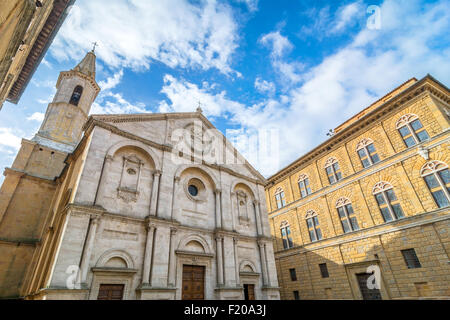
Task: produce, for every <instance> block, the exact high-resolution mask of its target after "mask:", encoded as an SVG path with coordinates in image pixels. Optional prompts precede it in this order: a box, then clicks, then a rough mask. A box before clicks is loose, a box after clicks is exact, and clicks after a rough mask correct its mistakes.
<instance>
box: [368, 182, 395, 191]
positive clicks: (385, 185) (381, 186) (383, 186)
mask: <svg viewBox="0 0 450 320" xmlns="http://www.w3.org/2000/svg"><path fill="white" fill-rule="evenodd" d="M392 188H393V187H392V184H390V183H389V182H386V181H380V182H378V183H377V184H375V185H374V186H373V189H372V193H373V194H377V193H380V192H383V191H386V190H389V189H392Z"/></svg>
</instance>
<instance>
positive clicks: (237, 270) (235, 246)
mask: <svg viewBox="0 0 450 320" xmlns="http://www.w3.org/2000/svg"><path fill="white" fill-rule="evenodd" d="M233 243H234V265H235V266H234V267H235V269H236V287H238V286H240V284H241V280H240V277H239V271H240V270H239V258H238V244H239V239H238V238H237V237H233Z"/></svg>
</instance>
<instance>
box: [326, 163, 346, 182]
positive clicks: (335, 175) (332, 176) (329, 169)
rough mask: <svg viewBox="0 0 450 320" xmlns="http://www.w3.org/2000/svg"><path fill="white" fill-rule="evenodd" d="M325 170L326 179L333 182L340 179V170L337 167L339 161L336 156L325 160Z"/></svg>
mask: <svg viewBox="0 0 450 320" xmlns="http://www.w3.org/2000/svg"><path fill="white" fill-rule="evenodd" d="M324 167H325V171H326V173H327V176H328V181H329V182H330V184H333V183H335V182H337V181H339V180H342V172H341V169H340V168H339V162H338V161H337V159H336V158H334V157H331V158H329V159H328V160H327V161H326V162H325V165H324Z"/></svg>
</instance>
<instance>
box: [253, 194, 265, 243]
mask: <svg viewBox="0 0 450 320" xmlns="http://www.w3.org/2000/svg"><path fill="white" fill-rule="evenodd" d="M253 204H254V206H255V216H256V231H257V233H258V235H264V230H263V228H262V223H261V211H260V210H259V201H258V200H253Z"/></svg>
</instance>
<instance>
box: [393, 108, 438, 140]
mask: <svg viewBox="0 0 450 320" xmlns="http://www.w3.org/2000/svg"><path fill="white" fill-rule="evenodd" d="M396 128H397V130H398V132H400V135H401V136H402V138H403V141H404V142H405V144H406V146H407V147H408V148H409V147H412V146H414V145H416V144H418V143H420V142H422V141H424V140H427V139H429V138H430V137H429V136H428V133H427V130H425V128H424V127H423V125H422V123H421V122H420V120H419V117H418V116H417V115H415V114H411V113H408V114H405V115H404V116H402V117H401V118H400V119H399V120H398V121H397V124H396Z"/></svg>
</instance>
